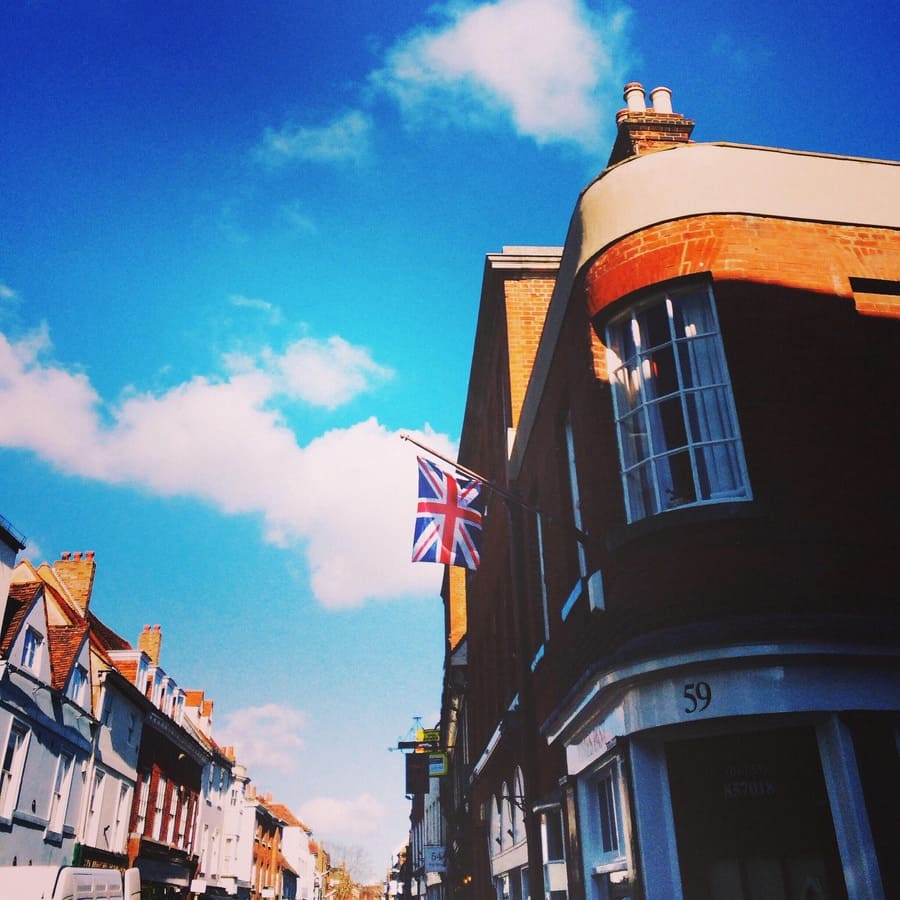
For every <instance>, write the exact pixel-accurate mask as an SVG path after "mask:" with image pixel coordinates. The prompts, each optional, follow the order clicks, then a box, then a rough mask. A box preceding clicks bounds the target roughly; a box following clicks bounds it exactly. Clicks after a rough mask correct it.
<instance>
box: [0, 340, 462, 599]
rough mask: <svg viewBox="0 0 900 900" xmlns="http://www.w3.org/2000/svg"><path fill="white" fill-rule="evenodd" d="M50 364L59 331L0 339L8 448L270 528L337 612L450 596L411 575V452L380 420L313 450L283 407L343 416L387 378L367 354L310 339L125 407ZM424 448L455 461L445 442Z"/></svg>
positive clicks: (422, 573)
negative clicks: (318, 408) (299, 402)
mask: <svg viewBox="0 0 900 900" xmlns="http://www.w3.org/2000/svg"><path fill="white" fill-rule="evenodd" d="M48 351H49V339H48V337H47V333H46V330H40V331H38V332H36V333H35V334H34V335H32V336H30V337H29V338H26V339H25V340H23V341H21V342H19V343H15V344H13V343H10V342H9V341H8V340H7V339H6V337H4V336H3V335H2V334H0V407H2V408H3V410H4V415H3V416H2V417H0V446H2V447H9V448H17V449H22V450H27V451H31V452H33V453H35V454H37V455H38V456H39V457H41V458H42V459H43V460H44V461H46V462H47V463H48V464H50V465H52V466H54V467H56V468H57V469H59V470H61V471H63V472H65V473H68V474H72V475H78V476H82V477H88V478H94V479H97V480H100V481H103V482H106V483H118V484H130V485H134V486H137V487H140V488H142V489H144V490H149V491H152V492H154V493H156V494H159V495H163V496H175V495H179V496H190V497H196V498H199V499H200V500H202V501H204V502H206V503H208V504H210V505H211V506H213V507H214V508H216V509H219V510H221V511H222V512H224V513H227V514H239V513H240V514H256V515H260V516H261V517H262V519H263V520H264V523H265V538H266V539H267V540H268V541H270V542H271V543H274V544H276V545H278V546H282V547H285V548H291V549H292V550H293V549H298V548H303V550H305V552H306V554H307V559H308V563H309V568H310V572H311V584H312V589H313V592H314V594H315V596H316V598H317V600H318V601H319V602H320V603H321V604H322V605H323V606H326V607H329V608H346V607H353V606H357V605H359V604H361V603H363V602H364V601H365V600H366V599H370V598H391V597H397V596H403V595H421V594H426V593H432V594H433V593H434V592H435V591H436V590H437V586H438V583H439V577H440V573H439V571H438V570H439V568H440V567H438V566H431V565H424V564H418V565H414V564H413V563H411V562H409V559H410V550H411V543H412V528H413V512H412V511H413V510H414V509H415V502H416V476H415V454H416V451H415V448H414V447H413V446H412V444H410V443H408V442H405V441H402V440H401V439H400V435H399V433H398V432H395V431H391V430H389V429H387V428H386V427H385V426H383V425H382V424H380V423H379V422H378V421H377V420H375V419H374V418H370V419H367V420H365V421H363V422H359V423H357V424H355V425H353V426H351V427H349V428H339V429H334V430H332V431H329V432H327V433H326V434H323V435H321V436H320V437H318V438H316V439H315V440H313V441H312V442H310V443H309V444H308V445H307V446H305V447H304V446H300V445H299V444H298V443H297V439H296V437H295V435H294V433H293V431H291V429H290V428H289V427H288V424H287V421H286V418H285V416H284V415H283V414H282V412H281V411H279V409H278V408H277V406H276V405H275V403H276V402H277V401H279V400H284V398H285V395H289V396H290V398H291V400H292V402H293V399H295V398H297V397H302V398H303V399H305V400H306V401H307V402H314V403H322V404H325V405H328V406H333V405H336V404H337V403H339V402H341V401H342V400H347V399H350V398H351V397H352V396H354V395H355V393H357V392H360V391H362V390H366V389H368V387H369V386H370V379H374V380H375V382H376V383H377V382H378V381H379V380H380V379H382V378H384V377H386V374H385V373H386V370H383V369H382V367H380V366H378V365H377V364H376V363H375V362H374V361H373V360H372V359H371V357H370V356H369V355H368V353H367V352H366V351H364V350H361V349H360V348H357V347H354V346H352V345H350V344H349V343H347V342H346V341H344V340H342V339H340V338H332V339H331V340H329V341H327V342H325V343H320V344H317V343H316V342H313V341H310V340H308V339H305V340H302V341H299V342H298V343H297V344H294V345H292V346H291V347H289V348H288V351H287V352H286V353H284V354H282V355H277V354H274V353H272V352H271V351H270V352H268V353H265V354H262V356H261V357H260V358H259V359H258V360H257V359H253V358H250V357H246V356H244V357H241V358H239V359H238V358H232V359H231V360H230V363H231V365H232V372H231V374H229V375H226V376H224V377H221V378H212V377H203V376H196V377H194V378H192V379H191V380H190V381H187V382H184V383H182V384H179V385H177V386H175V387H173V388H171V389H170V390H168V391H166V392H164V393H159V394H154V393H149V392H148V393H142V394H137V393H134V394H131V395H129V396H126V397H125V398H124V399H122V400H121V401H119V403H118V405H113V404H108V403H104V402H103V400H102V398H101V397H100V396H99V395H98V394H97V392H96V391H95V390H94V388H93V387H92V385H91V383H90V381H89V379H88V378H87V377H86V376H85V375H83V374H80V373H77V372H76V373H72V372H68V371H66V370H65V369H63V368H61V367H59V366H57V365H54V364H52V363H47V362H44V361H43V357H44V356H46V354H47V353H48ZM342 370H346V371H342ZM329 379H335V381H336V384H335V385H332V386H330V387H329V386H327V382H328V381H329ZM412 436H413V437H416V436H418V438H419V439H420V440H422V441H423V442H425V443H427V444H429V445H430V446H433V447H434V448H435V449H436V450H438V451H439V452H442V453H444V454H452V452H453V449H452V446H451V444H450V441H449V439H448V438H447V437H446V436H443V435H436V434H433V433H431V432H430V431H426V432H425V433H422V432H419V433H412ZM362 570H364V571H366V572H367V576H366V578H365V579H360V578H359V577H358V573H359V572H360V571H362Z"/></svg>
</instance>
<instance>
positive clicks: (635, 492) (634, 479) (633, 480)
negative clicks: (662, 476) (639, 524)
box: [625, 463, 659, 519]
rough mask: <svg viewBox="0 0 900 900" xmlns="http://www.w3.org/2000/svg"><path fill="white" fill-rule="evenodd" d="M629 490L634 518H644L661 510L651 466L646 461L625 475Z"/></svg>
mask: <svg viewBox="0 0 900 900" xmlns="http://www.w3.org/2000/svg"><path fill="white" fill-rule="evenodd" d="M625 483H626V488H627V491H628V509H629V513H630V515H631V518H632V519H642V518H644V516H652V515H653V514H654V513H656V512H659V510H658V509H657V507H656V494H655V492H654V488H653V479H652V475H651V467H650V465H649V464H647V463H645V464H644V465H642V466H638V467H637V468H636V469H632V470H631V471H630V472H627V473H626V475H625Z"/></svg>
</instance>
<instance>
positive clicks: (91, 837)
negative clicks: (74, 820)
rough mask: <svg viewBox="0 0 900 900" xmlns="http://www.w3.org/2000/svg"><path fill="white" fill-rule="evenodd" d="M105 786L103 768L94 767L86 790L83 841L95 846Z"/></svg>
mask: <svg viewBox="0 0 900 900" xmlns="http://www.w3.org/2000/svg"><path fill="white" fill-rule="evenodd" d="M105 787H106V772H104V771H103V769H99V768H95V769H94V774H93V776H92V778H91V787H90V790H89V791H88V802H87V821H86V822H85V826H84V833H85V834H84V836H85V842H86V843H88V844H90V845H91V846H93V847H96V846H97V838H98V835H99V831H100V817H101V812H102V810H103V793H104V789H105Z"/></svg>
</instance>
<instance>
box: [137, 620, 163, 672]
mask: <svg viewBox="0 0 900 900" xmlns="http://www.w3.org/2000/svg"><path fill="white" fill-rule="evenodd" d="M161 647H162V630H161V629H160V627H159V625H154V626H153V627H152V628H151V627H150V626H149V625H145V626H144V630H143V631H142V632H141V633H140V635H139V636H138V650H143V651H144V653H146V654H147V656H149V657H150V664H151V665H153V666H158V665H159V651H160V648H161Z"/></svg>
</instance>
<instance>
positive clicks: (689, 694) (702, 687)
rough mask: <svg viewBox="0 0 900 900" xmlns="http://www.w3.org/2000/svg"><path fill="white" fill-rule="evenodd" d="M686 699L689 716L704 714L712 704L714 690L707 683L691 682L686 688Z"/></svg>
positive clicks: (686, 710)
mask: <svg viewBox="0 0 900 900" xmlns="http://www.w3.org/2000/svg"><path fill="white" fill-rule="evenodd" d="M684 699H685V700H687V702H688V705H687V706H686V707H685V708H684V711H685V712H686V713H687V714H688V715H690V714H691V713H695V712H703V710H704V709H706V707H707V706H709V704H710V703H711V702H712V688H711V687H710V686H709V684H708V683H707V682H705V681H689V682H688V683H687V684H686V685H685V686H684Z"/></svg>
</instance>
